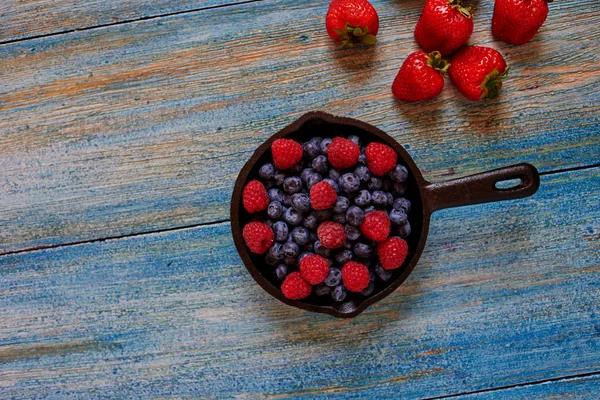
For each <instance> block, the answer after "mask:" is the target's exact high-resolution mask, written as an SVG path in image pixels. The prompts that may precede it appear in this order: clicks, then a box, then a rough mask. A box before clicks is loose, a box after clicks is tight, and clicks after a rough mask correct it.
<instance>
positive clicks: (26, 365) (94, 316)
mask: <svg viewBox="0 0 600 400" xmlns="http://www.w3.org/2000/svg"><path fill="white" fill-rule="evenodd" d="M599 188H600V168H595V169H588V170H581V171H576V172H568V173H561V174H554V175H549V176H544V177H543V178H542V185H541V188H540V191H539V192H538V194H536V196H534V197H532V198H528V199H523V200H518V201H512V202H504V203H495V204H494V203H490V204H485V205H479V206H472V207H465V208H461V209H454V210H444V211H442V212H439V213H437V214H435V217H434V218H433V220H432V230H431V232H430V237H429V243H428V245H427V247H426V251H425V253H424V255H423V258H422V259H421V262H420V263H419V265H418V266H417V268H416V269H415V271H414V272H413V274H412V275H411V276H410V277H409V279H408V280H407V282H406V283H405V284H403V285H402V286H401V287H400V288H399V289H398V290H397V291H396V292H395V293H393V294H392V295H390V296H389V297H387V298H386V299H384V300H383V301H381V302H380V303H379V304H377V305H376V306H373V307H372V308H371V309H370V310H367V311H366V312H365V313H364V314H362V315H360V316H359V317H358V318H356V319H354V320H338V319H334V318H332V317H329V316H326V315H319V314H312V313H308V312H305V311H301V310H297V309H294V308H291V307H288V306H285V305H283V304H281V303H279V302H277V301H276V300H275V299H273V298H271V297H270V296H269V295H267V294H266V293H265V292H264V291H262V289H260V288H259V287H258V285H257V284H255V283H254V281H253V280H252V278H251V277H250V276H249V274H248V273H247V272H246V270H245V269H244V267H243V266H242V265H241V261H240V259H239V256H238V255H237V253H236V252H235V250H234V246H233V243H232V240H231V238H230V230H229V225H228V224H227V223H221V224H217V225H210V226H205V227H199V228H195V229H183V230H177V231H172V232H164V233H157V234H150V235H141V236H136V237H129V238H123V239H119V240H108V241H103V242H95V243H89V244H84V245H76V246H66V247H62V248H55V249H47V250H40V251H32V252H27V253H23V254H14V255H6V256H1V257H0V299H1V300H0V302H1V307H0V321H2V324H1V325H0V398H15V399H21V398H23V399H25V398H31V397H44V398H64V397H76V396H79V397H102V396H111V397H115V398H126V397H143V398H149V397H161V396H178V397H184V396H196V397H209V396H212V397H215V398H224V397H233V396H238V397H241V398H262V397H263V396H271V397H299V398H315V397H319V396H322V397H324V396H327V397H354V398H389V397H395V398H407V399H412V398H422V397H427V396H441V395H449V394H457V393H465V392H471V391H475V390H483V389H489V388H494V387H502V386H507V385H516V384H524V383H527V382H534V381H540V380H544V379H548V378H556V377H560V376H570V375H577V374H583V373H589V372H592V371H597V370H599V367H600V306H599V304H600V251H599V249H600V225H599V223H600V209H599V207H598V202H597V196H596V195H597V193H598V189H599Z"/></svg>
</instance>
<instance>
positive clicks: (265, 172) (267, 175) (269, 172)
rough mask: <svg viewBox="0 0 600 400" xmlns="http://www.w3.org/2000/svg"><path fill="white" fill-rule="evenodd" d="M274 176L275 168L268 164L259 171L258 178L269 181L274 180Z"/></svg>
mask: <svg viewBox="0 0 600 400" xmlns="http://www.w3.org/2000/svg"><path fill="white" fill-rule="evenodd" d="M273 174H275V167H274V166H273V164H271V163H266V164H265V165H263V166H262V167H260V169H259V170H258V176H259V177H260V179H262V180H265V181H266V180H269V179H272V178H273Z"/></svg>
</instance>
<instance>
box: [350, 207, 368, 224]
mask: <svg viewBox="0 0 600 400" xmlns="http://www.w3.org/2000/svg"><path fill="white" fill-rule="evenodd" d="M364 218H365V212H364V211H363V210H362V209H360V208H358V207H356V206H351V207H350V208H348V211H346V219H347V220H348V223H349V224H350V225H354V226H360V224H362V222H363V219H364Z"/></svg>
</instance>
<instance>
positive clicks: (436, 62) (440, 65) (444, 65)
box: [425, 51, 450, 73]
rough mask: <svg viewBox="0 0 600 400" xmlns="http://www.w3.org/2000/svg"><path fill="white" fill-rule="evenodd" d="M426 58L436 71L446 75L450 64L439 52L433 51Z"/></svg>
mask: <svg viewBox="0 0 600 400" xmlns="http://www.w3.org/2000/svg"><path fill="white" fill-rule="evenodd" d="M425 58H427V65H429V66H430V67H431V68H433V69H435V70H436V71H440V72H441V73H444V72H446V71H448V68H450V63H449V62H448V61H446V60H444V59H443V58H442V54H441V53H440V52H439V51H432V52H431V53H429V54H428V55H427V56H426V57H425Z"/></svg>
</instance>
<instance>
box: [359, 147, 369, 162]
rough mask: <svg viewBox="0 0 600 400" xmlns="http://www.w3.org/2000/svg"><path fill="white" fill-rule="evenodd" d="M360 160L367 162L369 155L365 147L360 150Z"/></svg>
mask: <svg viewBox="0 0 600 400" xmlns="http://www.w3.org/2000/svg"><path fill="white" fill-rule="evenodd" d="M358 162H359V163H363V164H366V163H367V156H366V155H365V149H361V150H360V156H358Z"/></svg>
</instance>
